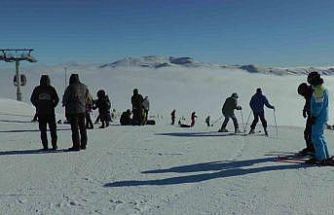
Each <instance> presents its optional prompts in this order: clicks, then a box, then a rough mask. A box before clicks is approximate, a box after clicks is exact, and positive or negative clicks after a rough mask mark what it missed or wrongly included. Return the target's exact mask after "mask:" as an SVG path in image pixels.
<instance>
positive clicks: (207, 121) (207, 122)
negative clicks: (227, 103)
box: [205, 116, 211, 127]
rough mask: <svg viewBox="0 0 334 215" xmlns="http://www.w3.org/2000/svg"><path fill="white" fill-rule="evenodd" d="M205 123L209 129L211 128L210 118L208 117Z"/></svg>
mask: <svg viewBox="0 0 334 215" xmlns="http://www.w3.org/2000/svg"><path fill="white" fill-rule="evenodd" d="M205 123H206V125H207V126H208V127H210V126H211V124H210V116H207V117H206V118H205Z"/></svg>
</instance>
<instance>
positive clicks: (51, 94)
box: [30, 75, 59, 150]
mask: <svg viewBox="0 0 334 215" xmlns="http://www.w3.org/2000/svg"><path fill="white" fill-rule="evenodd" d="M30 101H31V103H32V104H33V105H34V106H35V107H36V115H37V118H38V123H39V130H40V132H41V140H42V144H43V150H48V149H49V147H48V138H47V133H46V131H47V124H48V125H49V128H50V133H51V144H52V149H53V150H57V125H56V116H55V107H56V106H57V104H58V102H59V98H58V95H57V91H56V90H55V88H54V87H52V86H51V85H50V78H49V76H48V75H42V76H41V79H40V85H39V86H37V87H35V89H34V90H33V92H32V95H31V97H30Z"/></svg>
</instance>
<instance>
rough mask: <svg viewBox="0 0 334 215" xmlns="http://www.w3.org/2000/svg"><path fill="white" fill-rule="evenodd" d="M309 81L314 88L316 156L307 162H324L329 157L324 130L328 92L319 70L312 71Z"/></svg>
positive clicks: (312, 109)
mask: <svg viewBox="0 0 334 215" xmlns="http://www.w3.org/2000/svg"><path fill="white" fill-rule="evenodd" d="M307 81H308V82H309V83H310V84H311V86H312V88H313V93H312V97H311V123H312V134H311V135H312V143H313V146H314V150H315V157H314V158H313V159H312V158H311V159H310V160H309V161H308V162H307V163H314V162H315V163H321V164H324V163H325V162H326V160H327V159H329V153H328V149H327V143H326V139H325V136H324V130H325V128H326V123H327V121H328V92H327V90H326V89H325V88H324V87H323V83H324V80H323V79H322V78H321V77H320V74H319V73H317V72H311V73H310V74H309V75H308V77H307Z"/></svg>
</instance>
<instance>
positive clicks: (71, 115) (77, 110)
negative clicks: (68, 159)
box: [63, 74, 89, 151]
mask: <svg viewBox="0 0 334 215" xmlns="http://www.w3.org/2000/svg"><path fill="white" fill-rule="evenodd" d="M88 96H89V91H88V88H87V86H86V85H85V84H83V83H81V82H80V80H79V75H78V74H71V76H70V81H69V86H68V87H67V88H66V90H65V93H64V96H63V106H65V114H66V118H67V120H68V121H69V122H70V124H71V130H72V143H73V146H72V147H71V148H69V150H70V151H80V149H86V147H87V139H88V138H87V130H86V123H85V119H86V105H87V104H86V102H87V99H88ZM79 130H80V135H79Z"/></svg>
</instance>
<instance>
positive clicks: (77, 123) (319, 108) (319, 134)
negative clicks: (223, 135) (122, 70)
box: [30, 72, 332, 163]
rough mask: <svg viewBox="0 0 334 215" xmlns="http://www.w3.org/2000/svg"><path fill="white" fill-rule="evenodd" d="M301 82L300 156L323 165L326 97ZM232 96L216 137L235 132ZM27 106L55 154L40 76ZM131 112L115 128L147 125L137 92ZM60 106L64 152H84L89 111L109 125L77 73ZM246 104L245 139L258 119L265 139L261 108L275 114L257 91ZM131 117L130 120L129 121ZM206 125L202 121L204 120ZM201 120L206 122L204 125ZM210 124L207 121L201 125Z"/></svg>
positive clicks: (312, 83) (49, 90) (318, 82)
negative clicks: (68, 134) (67, 131)
mask: <svg viewBox="0 0 334 215" xmlns="http://www.w3.org/2000/svg"><path fill="white" fill-rule="evenodd" d="M307 82H308V84H307V83H302V84H300V85H299V86H298V89H297V91H298V93H299V94H300V95H301V96H303V97H304V98H305V105H304V108H303V117H304V118H307V120H306V127H305V130H304V139H305V142H306V148H304V149H303V150H301V151H300V153H299V154H301V155H310V156H311V157H312V158H311V159H310V160H309V161H308V162H309V163H326V162H332V160H331V159H330V156H329V153H328V149H327V143H326V139H325V137H324V129H325V128H326V125H327V121H328V92H327V90H326V89H325V88H324V86H323V83H324V81H323V79H322V78H321V76H320V74H319V73H317V72H311V73H310V74H309V75H308V78H307ZM238 98H239V96H238V94H237V93H232V95H231V96H230V97H228V98H227V99H226V100H225V102H224V105H223V107H222V114H223V116H224V117H225V119H224V122H223V124H222V126H221V128H220V129H219V132H228V130H227V129H226V126H227V124H228V122H229V120H230V119H232V121H233V125H234V131H235V133H240V132H241V131H240V129H239V124H238V120H237V117H236V116H235V113H234V111H235V110H242V107H241V106H240V105H238ZM30 100H31V102H32V104H33V105H34V106H35V107H36V117H37V118H38V122H39V129H40V133H41V135H40V136H41V141H42V145H43V149H44V150H48V149H49V144H48V138H47V125H48V126H49V129H50V133H51V146H52V148H51V149H52V150H57V148H58V146H57V124H56V117H55V107H56V106H57V105H58V103H59V97H58V94H57V91H56V90H55V88H54V87H53V86H52V85H51V83H50V78H49V76H48V75H42V76H41V79H40V85H39V86H37V87H35V89H34V90H33V92H32V95H31V98H30ZM131 104H132V111H130V109H128V110H126V111H125V112H123V114H122V116H121V119H120V122H121V125H145V124H147V123H148V112H149V106H150V103H149V100H148V97H147V96H146V97H145V98H143V96H142V95H141V94H139V92H138V89H134V90H133V95H132V97H131ZM62 105H63V106H64V107H65V115H66V119H67V120H68V122H69V123H70V125H71V131H72V143H73V146H72V147H71V148H69V150H72V151H80V150H84V149H86V147H87V141H88V140H87V139H88V138H87V130H86V129H87V128H93V123H92V120H91V118H90V112H91V111H92V110H93V109H98V111H99V116H98V120H100V121H101V122H102V126H101V128H104V127H107V126H109V123H110V121H111V117H110V109H111V102H110V99H109V97H108V95H107V94H106V93H105V91H104V90H99V91H98V92H97V100H93V99H92V96H91V95H90V93H89V90H88V88H87V86H86V85H85V84H83V83H81V82H80V80H79V75H78V74H72V75H71V76H70V80H69V85H68V87H67V88H66V90H65V92H64V95H63V98H62ZM249 105H250V107H251V110H252V112H253V116H254V119H253V122H252V123H251V125H250V131H249V132H248V133H249V134H252V133H254V131H255V127H256V124H257V123H258V121H259V119H260V120H261V122H262V125H263V128H264V133H265V135H268V131H267V121H266V119H265V114H264V106H266V107H268V108H270V109H273V110H275V107H274V106H273V105H271V104H270V103H269V101H268V99H267V98H266V96H265V95H263V93H262V90H261V88H258V89H257V90H256V93H255V94H254V95H253V96H252V98H251V100H250V102H249ZM175 112H176V110H175V109H174V110H173V111H172V113H171V119H172V125H174V124H175ZM131 115H132V117H131ZM196 118H197V116H196V113H195V112H193V113H192V114H191V124H190V125H187V124H183V123H181V121H180V120H179V125H180V126H181V127H193V126H194V125H195V119H196ZM207 120H208V119H207ZM207 120H206V121H207ZM207 123H208V125H210V123H209V122H207Z"/></svg>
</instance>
